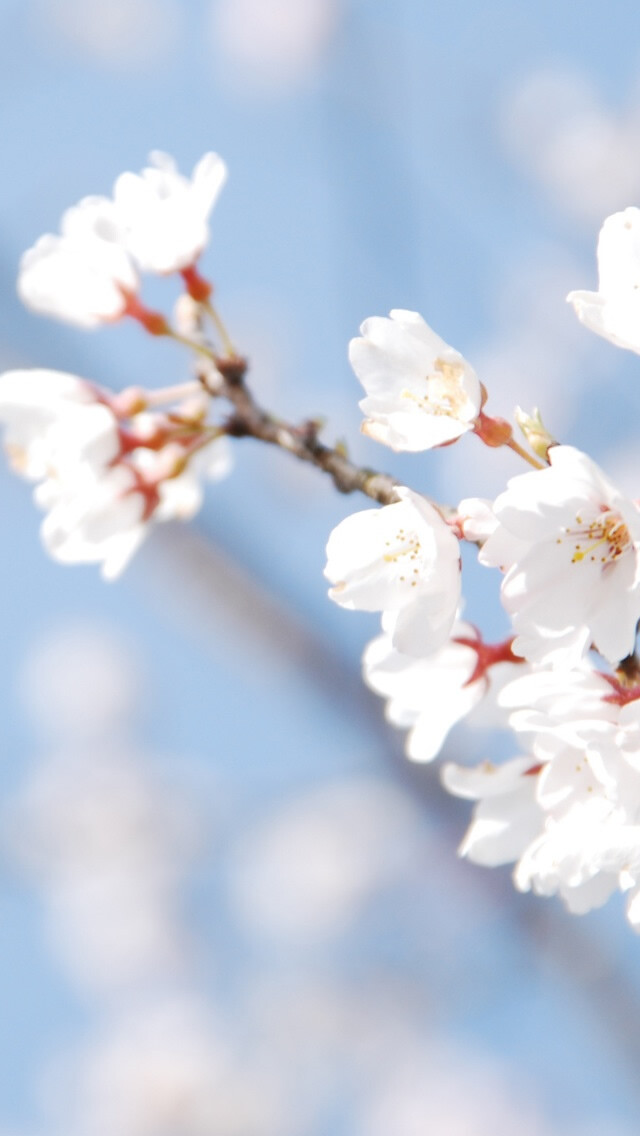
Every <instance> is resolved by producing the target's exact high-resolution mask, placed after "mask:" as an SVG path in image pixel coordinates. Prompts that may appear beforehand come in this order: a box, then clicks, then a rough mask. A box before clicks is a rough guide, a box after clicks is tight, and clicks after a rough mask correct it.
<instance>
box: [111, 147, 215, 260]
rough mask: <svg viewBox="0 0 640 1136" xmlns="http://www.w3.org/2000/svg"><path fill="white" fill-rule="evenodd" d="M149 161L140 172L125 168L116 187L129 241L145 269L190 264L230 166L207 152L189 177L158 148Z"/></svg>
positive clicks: (204, 237) (200, 247)
mask: <svg viewBox="0 0 640 1136" xmlns="http://www.w3.org/2000/svg"><path fill="white" fill-rule="evenodd" d="M150 161H151V163H152V164H151V166H149V167H147V168H146V169H144V170H143V171H142V173H141V174H132V173H124V174H121V175H120V177H119V178H118V180H117V181H116V184H115V187H114V201H115V207H116V209H117V214H118V219H119V222H120V224H121V225H122V227H123V230H124V242H125V244H126V247H127V249H128V250H129V252H130V253H131V255H132V256H133V257H134V259H135V261H136V263H137V265H138V267H139V268H140V269H141V271H143V272H157V273H163V274H164V273H169V272H179V271H181V270H184V269H189V268H190V267H191V266H192V265H194V264H195V261H196V260H197V258H198V256H199V255H200V253H201V252H202V250H203V248H204V247H205V245H206V244H207V242H208V240H209V225H208V220H209V214H210V212H211V210H212V208H213V206H214V204H215V201H216V199H217V197H218V194H219V192H220V190H221V189H222V186H223V185H224V182H225V180H226V177H227V167H226V166H225V164H224V162H223V161H222V158H219V157H218V155H217V154H213V153H208V154H205V155H204V157H202V158H201V159H200V161H199V162H198V163H197V165H196V166H195V168H194V170H193V173H192V175H191V178H190V179H189V178H186V177H184V175H183V174H181V173H179V171H178V168H177V166H176V163H175V161H174V160H173V158H171V157H170V156H169V155H168V154H163V153H161V152H160V151H154V152H153V153H152V154H151V155H150Z"/></svg>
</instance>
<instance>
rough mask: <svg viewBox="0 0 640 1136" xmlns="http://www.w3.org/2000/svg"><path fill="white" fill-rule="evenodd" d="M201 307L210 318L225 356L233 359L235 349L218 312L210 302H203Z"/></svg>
mask: <svg viewBox="0 0 640 1136" xmlns="http://www.w3.org/2000/svg"><path fill="white" fill-rule="evenodd" d="M202 307H203V308H204V310H205V312H207V314H208V315H209V316H210V317H211V320H212V322H213V324H214V326H215V329H216V331H217V332H218V335H219V336H220V339H221V341H222V346H223V347H224V351H225V355H227V356H228V358H229V359H233V358H234V357H235V355H236V349H235V347H234V346H233V343H232V342H231V336H230V335H229V332H228V331H227V329H226V327H225V325H224V323H223V321H222V319H221V318H220V316H219V315H218V312H217V311H216V309H215V308H214V306H213V304H212V303H211V300H203V302H202Z"/></svg>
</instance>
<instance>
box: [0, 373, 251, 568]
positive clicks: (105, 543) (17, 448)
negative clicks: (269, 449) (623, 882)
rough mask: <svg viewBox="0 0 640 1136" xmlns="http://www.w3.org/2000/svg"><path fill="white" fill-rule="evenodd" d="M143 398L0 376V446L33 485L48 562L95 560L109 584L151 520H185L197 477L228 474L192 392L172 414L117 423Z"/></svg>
mask: <svg viewBox="0 0 640 1136" xmlns="http://www.w3.org/2000/svg"><path fill="white" fill-rule="evenodd" d="M179 389H180V388H178V390H179ZM131 395H132V397H130V396H131ZM145 396H146V392H144V391H142V390H135V389H133V390H132V391H129V392H124V396H118V395H115V396H114V397H113V398H111V397H110V396H109V395H108V394H107V393H106V392H103V391H100V390H99V389H98V388H97V387H95V386H93V385H92V384H91V383H89V382H87V381H86V380H84V379H80V378H78V377H77V376H75V375H67V374H64V373H62V372H59V371H44V370H36V371H8V372H6V373H5V374H4V375H0V422H3V423H4V424H5V425H6V439H5V444H6V446H7V449H8V452H9V454H10V457H11V459H12V463H13V466H14V468H15V470H16V472H18V473H21V474H22V475H23V476H24V477H27V478H29V479H30V480H32V481H37V482H39V484H38V485H37V487H36V490H35V494H34V496H35V500H36V503H37V504H38V505H40V507H41V508H43V509H45V510H46V513H47V516H46V517H45V519H44V521H43V524H42V528H41V536H42V540H43V542H44V545H45V548H46V549H47V551H48V552H49V554H50V555H51V556H52V557H53V558H54V559H56V560H59V561H61V562H62V563H101V564H102V570H103V575H104V576H105V577H107V578H113V577H114V576H117V575H118V574H119V573H120V572H121V571H122V569H123V568H124V567H125V565H126V564H127V563H128V561H129V559H130V558H131V556H132V555H133V553H134V552H135V550H136V549H137V548H138V546H139V545H140V543H141V542H142V540H143V539H144V537H145V535H146V533H147V531H148V526H149V522H151V521H168V520H173V519H182V520H183V519H187V518H189V517H192V516H193V515H194V513H196V512H197V511H198V509H199V508H200V506H201V504H202V484H201V483H202V479H203V478H209V479H210V480H218V479H219V478H221V477H224V476H225V475H226V474H227V473H228V471H229V468H230V464H231V455H230V446H229V440H228V438H225V437H218V436H217V433H216V428H212V427H210V426H208V425H207V423H206V421H205V418H206V406H204V405H203V404H202V401H201V400H199V399H194V397H193V396H192V397H191V398H190V399H187V400H186V401H183V402H182V403H180V404H179V405H178V406H177V407H176V409H175V411H174V412H173V413H172V414H170V415H166V414H164V413H160V412H156V411H145V412H143V413H134V414H133V415H132V416H131V417H130V419H129V421H128V423H125V421H124V419H126V418H127V415H128V413H130V411H131V409H132V408H133V409H135V407H136V406H137V405H140V404H141V405H144V404H145V401H146V397H145ZM192 447H193V452H192Z"/></svg>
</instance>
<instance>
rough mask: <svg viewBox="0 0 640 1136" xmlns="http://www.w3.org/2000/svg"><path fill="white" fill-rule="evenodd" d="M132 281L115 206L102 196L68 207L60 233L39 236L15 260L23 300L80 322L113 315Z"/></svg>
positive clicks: (90, 323)
mask: <svg viewBox="0 0 640 1136" xmlns="http://www.w3.org/2000/svg"><path fill="white" fill-rule="evenodd" d="M138 287H139V280H138V274H137V272H136V269H135V267H134V264H133V262H132V260H131V257H130V255H129V253H128V252H127V250H126V249H125V248H124V245H123V231H122V227H121V224H120V221H119V218H118V215H117V211H116V209H115V206H114V204H113V202H112V201H109V199H108V198H106V197H85V198H84V199H83V200H82V201H80V202H79V203H78V204H77V205H75V206H73V207H72V208H71V209H68V210H67V212H66V213H65V214H64V215H63V217H62V221H61V224H60V235H59V236H56V235H53V234H51V233H47V234H46V235H45V236H43V237H40V239H39V240H38V241H37V242H36V244H35V245H33V247H32V248H30V249H28V250H27V252H25V253H24V255H23V257H22V259H21V261H20V269H19V275H18V295H19V296H20V299H21V300H22V301H23V303H25V304H26V305H27V307H29V308H32V309H33V310H34V311H36V312H39V313H40V314H41V315H47V316H52V317H54V318H55V319H60V320H64V321H65V322H67V323H72V324H77V325H78V326H80V327H85V328H92V327H97V326H98V325H99V324H101V323H108V322H111V321H113V320H117V319H119V318H120V317H121V316H123V315H124V314H125V311H126V309H127V305H128V304H129V303H130V301H131V298H132V297H133V296H135V294H136V293H137V291H138Z"/></svg>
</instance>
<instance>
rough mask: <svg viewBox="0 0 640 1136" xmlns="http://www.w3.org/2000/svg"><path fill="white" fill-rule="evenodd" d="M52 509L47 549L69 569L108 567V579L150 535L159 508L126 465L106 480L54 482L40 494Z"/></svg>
mask: <svg viewBox="0 0 640 1136" xmlns="http://www.w3.org/2000/svg"><path fill="white" fill-rule="evenodd" d="M36 501H37V503H38V504H39V505H41V506H42V507H43V508H45V509H46V510H47V516H46V517H45V519H44V521H43V523H42V527H41V530H40V533H41V536H42V541H43V544H44V546H45V548H46V550H47V552H48V553H49V555H50V556H52V557H53V558H54V560H59V561H60V562H61V563H63V564H92V563H93V564H95V563H98V564H102V573H103V576H104V577H105V579H108V580H109V579H114V578H115V577H116V576H118V575H119V574H120V572H121V571H122V570H123V568H124V567H125V566H126V564H127V563H128V562H129V560H130V558H131V556H132V555H133V553H134V552H135V551H136V549H137V548H138V547H139V545H140V544H141V543H142V541H143V539H144V536H145V531H146V527H145V521H146V520H147V519H148V517H149V515H150V511H152V510H153V508H154V507H155V504H154V502H153V500H152V503H151V506H149V495H148V492H145V488H144V486H143V485H142V484H141V483H140V481H139V480H138V478H136V475H135V473H134V471H133V469H131V467H129V466H126V465H124V464H123V463H120V464H118V465H116V466H114V467H113V468H112V469H109V470H107V471H106V472H105V473H104V474H103V476H101V477H100V478H95V477H81V476H79V475H78V474H77V472H76V476H75V477H73V478H70V479H65V480H64V481H58V480H53V479H49V480H48V481H44V482H43V483H42V484H41V485H40V486H39V487H38V489H36Z"/></svg>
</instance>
